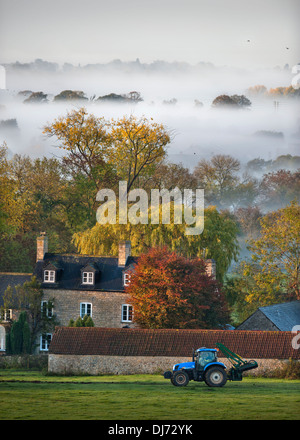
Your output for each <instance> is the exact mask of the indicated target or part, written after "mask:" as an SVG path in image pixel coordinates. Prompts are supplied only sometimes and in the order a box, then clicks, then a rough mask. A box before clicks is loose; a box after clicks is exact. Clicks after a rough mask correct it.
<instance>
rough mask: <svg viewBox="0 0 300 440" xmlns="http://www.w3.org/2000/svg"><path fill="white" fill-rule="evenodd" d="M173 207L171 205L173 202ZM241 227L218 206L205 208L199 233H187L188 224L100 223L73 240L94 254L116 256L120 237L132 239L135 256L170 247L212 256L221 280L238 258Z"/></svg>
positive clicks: (190, 255)
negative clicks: (157, 248) (238, 239)
mask: <svg viewBox="0 0 300 440" xmlns="http://www.w3.org/2000/svg"><path fill="white" fill-rule="evenodd" d="M171 206H172V205H171ZM237 232H238V226H237V223H236V221H235V220H234V218H233V217H232V216H230V215H229V214H228V213H226V212H222V213H220V212H218V210H217V209H216V208H215V207H210V208H207V209H205V210H204V230H203V232H202V233H201V234H198V235H187V234H186V225H185V224H184V223H182V224H175V223H174V219H173V217H172V212H171V216H170V224H163V223H162V222H160V223H159V224H152V223H151V208H149V210H148V223H146V224H142V223H138V224H131V223H130V222H127V223H126V224H119V223H118V221H116V223H115V224H109V223H107V224H99V223H96V224H95V225H94V226H93V227H92V228H90V229H87V230H85V231H83V232H78V233H76V234H74V236H73V241H74V244H75V246H76V248H77V250H78V252H79V253H82V254H92V255H117V253H118V245H119V242H120V241H121V240H130V241H131V249H132V254H133V255H140V254H141V253H144V252H147V251H148V250H149V249H150V248H152V247H157V246H160V247H161V246H167V247H168V249H169V250H170V251H174V252H176V253H177V254H180V255H182V256H185V257H187V258H193V257H197V256H198V257H201V258H213V259H214V260H215V261H216V266H217V278H218V280H220V281H221V280H222V279H223V277H224V275H225V273H226V271H227V270H228V268H229V266H230V264H231V263H232V261H233V260H236V259H237V256H238V251H239V246H238V242H237Z"/></svg>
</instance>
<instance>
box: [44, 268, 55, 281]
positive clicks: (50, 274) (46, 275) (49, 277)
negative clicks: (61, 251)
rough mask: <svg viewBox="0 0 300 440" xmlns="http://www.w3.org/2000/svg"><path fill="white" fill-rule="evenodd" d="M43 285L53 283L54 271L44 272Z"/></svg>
mask: <svg viewBox="0 0 300 440" xmlns="http://www.w3.org/2000/svg"><path fill="white" fill-rule="evenodd" d="M44 283H55V270H44Z"/></svg>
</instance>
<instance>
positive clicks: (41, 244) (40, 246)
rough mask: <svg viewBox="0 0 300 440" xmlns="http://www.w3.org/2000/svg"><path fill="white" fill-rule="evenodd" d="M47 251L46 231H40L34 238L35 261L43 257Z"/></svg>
mask: <svg viewBox="0 0 300 440" xmlns="http://www.w3.org/2000/svg"><path fill="white" fill-rule="evenodd" d="M47 252H48V237H47V234H46V232H40V236H39V237H38V238H37V239H36V261H41V260H43V259H44V256H45V254H46V253H47Z"/></svg>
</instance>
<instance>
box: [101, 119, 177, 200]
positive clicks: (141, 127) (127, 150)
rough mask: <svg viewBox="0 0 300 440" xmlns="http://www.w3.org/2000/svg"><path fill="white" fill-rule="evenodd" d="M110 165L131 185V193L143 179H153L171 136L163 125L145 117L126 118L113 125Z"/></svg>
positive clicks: (129, 186) (113, 122) (129, 187)
mask: <svg viewBox="0 0 300 440" xmlns="http://www.w3.org/2000/svg"><path fill="white" fill-rule="evenodd" d="M110 136H111V143H112V148H111V149H110V155H109V162H110V163H111V164H112V165H113V166H114V167H115V169H116V171H117V174H118V176H120V178H121V179H122V180H126V181H127V192H129V191H130V189H131V188H132V187H133V186H134V185H135V184H136V183H137V182H138V179H139V178H142V177H144V178H145V177H146V176H151V175H152V174H153V173H154V171H155V168H156V166H157V165H158V164H159V163H160V162H161V161H162V160H163V159H164V157H165V155H166V148H167V145H168V144H169V143H170V140H171V138H170V134H169V133H168V131H167V130H166V129H165V127H164V126H163V125H162V124H158V123H155V122H153V120H152V118H151V120H150V121H149V120H148V119H146V118H145V117H142V118H137V117H135V116H132V115H131V116H129V117H128V116H124V117H123V118H122V119H119V120H112V121H111V131H110Z"/></svg>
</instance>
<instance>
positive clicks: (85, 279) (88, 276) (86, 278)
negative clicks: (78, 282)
mask: <svg viewBox="0 0 300 440" xmlns="http://www.w3.org/2000/svg"><path fill="white" fill-rule="evenodd" d="M82 284H94V273H93V272H82Z"/></svg>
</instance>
